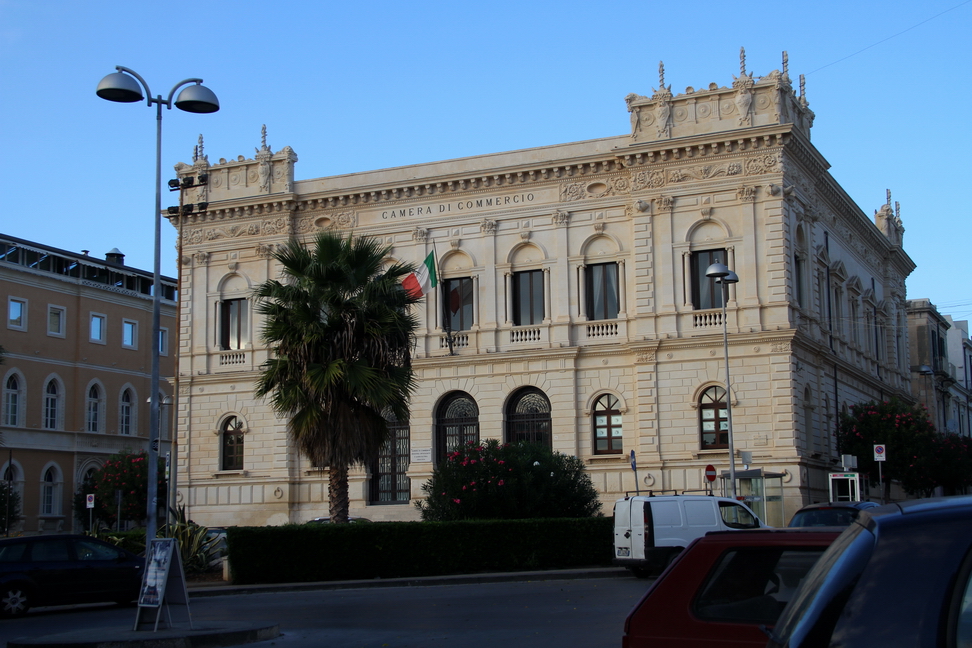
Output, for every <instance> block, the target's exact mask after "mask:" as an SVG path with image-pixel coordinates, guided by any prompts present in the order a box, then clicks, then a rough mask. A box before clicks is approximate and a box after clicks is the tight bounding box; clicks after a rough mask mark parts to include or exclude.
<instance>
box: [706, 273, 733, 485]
mask: <svg viewBox="0 0 972 648" xmlns="http://www.w3.org/2000/svg"><path fill="white" fill-rule="evenodd" d="M705 276H706V277H709V278H710V279H715V280H716V283H717V284H720V285H721V287H722V348H723V350H724V352H725V357H726V436H727V438H728V441H729V481H730V483H731V484H732V498H733V499H736V453H735V450H734V448H733V446H732V393H731V391H730V387H729V331H728V328H727V325H726V302H727V301H729V284H734V283H738V282H739V276H738V275H737V274H736V273H735V272H733V271H732V270H730V269H729V267H728V266H726V265H725V264H723V263H720V262H719V261H716V262H715V263H713V264H712V265H710V266H709V267H708V268H707V269H706V271H705Z"/></svg>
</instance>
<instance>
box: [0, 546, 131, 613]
mask: <svg viewBox="0 0 972 648" xmlns="http://www.w3.org/2000/svg"><path fill="white" fill-rule="evenodd" d="M144 566H145V559H144V558H142V557H141V556H136V555H135V554H133V553H130V552H128V551H125V550H124V549H121V548H119V547H116V546H114V545H112V544H109V543H107V542H103V541H101V540H98V539H96V538H92V537H89V536H81V535H50V536H30V537H24V538H6V539H3V540H0V615H3V616H18V615H22V614H25V613H26V612H27V610H29V609H30V608H31V607H39V606H45V605H72V604H76V603H102V602H115V603H128V602H131V601H133V600H135V599H136V598H137V597H138V590H139V587H140V585H141V582H142V572H143V570H144Z"/></svg>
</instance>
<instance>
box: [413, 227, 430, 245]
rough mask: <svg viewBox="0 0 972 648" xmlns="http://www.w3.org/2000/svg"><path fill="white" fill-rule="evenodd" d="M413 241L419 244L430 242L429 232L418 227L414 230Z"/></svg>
mask: <svg viewBox="0 0 972 648" xmlns="http://www.w3.org/2000/svg"><path fill="white" fill-rule="evenodd" d="M412 240H413V241H416V242H417V243H425V242H426V241H427V240H429V230H427V229H425V228H424V227H416V228H415V229H414V230H412Z"/></svg>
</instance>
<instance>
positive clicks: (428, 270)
mask: <svg viewBox="0 0 972 648" xmlns="http://www.w3.org/2000/svg"><path fill="white" fill-rule="evenodd" d="M438 284H439V282H438V281H437V280H436V276H435V251H434V250H433V251H432V252H429V256H427V257H425V261H424V262H423V263H422V265H420V266H419V267H418V269H417V270H415V272H413V273H412V274H410V275H408V276H407V277H405V280H404V281H403V282H402V288H404V289H405V292H407V293H408V294H409V295H410V296H412V297H415V298H416V299H418V298H420V297H424V296H425V295H428V294H429V293H430V292H432V289H433V288H435V287H436V286H437V285H438Z"/></svg>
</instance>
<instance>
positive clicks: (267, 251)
mask: <svg viewBox="0 0 972 648" xmlns="http://www.w3.org/2000/svg"><path fill="white" fill-rule="evenodd" d="M275 249H276V246H275V245H274V244H273V243H257V245H256V254H257V256H258V257H260V258H261V259H269V258H271V257H272V256H273V253H274V250H275Z"/></svg>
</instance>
